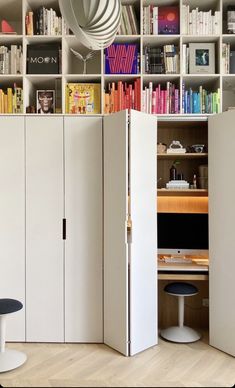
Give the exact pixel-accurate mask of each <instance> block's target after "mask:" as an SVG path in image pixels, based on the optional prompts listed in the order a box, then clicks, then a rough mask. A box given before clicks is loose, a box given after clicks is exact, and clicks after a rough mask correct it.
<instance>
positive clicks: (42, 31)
mask: <svg viewBox="0 0 235 388" xmlns="http://www.w3.org/2000/svg"><path fill="white" fill-rule="evenodd" d="M25 27H26V35H52V36H57V35H62V31H63V30H64V31H65V32H66V29H67V28H66V26H65V23H64V21H63V19H62V17H61V16H57V14H56V11H55V10H53V9H52V8H50V9H47V8H45V7H40V8H39V9H38V10H36V11H35V12H33V11H29V12H27V14H26V16H25Z"/></svg>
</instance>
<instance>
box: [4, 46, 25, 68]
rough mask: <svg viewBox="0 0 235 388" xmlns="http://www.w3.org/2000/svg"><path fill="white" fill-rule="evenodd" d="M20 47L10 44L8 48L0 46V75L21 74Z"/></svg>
mask: <svg viewBox="0 0 235 388" xmlns="http://www.w3.org/2000/svg"><path fill="white" fill-rule="evenodd" d="M22 72H23V53H22V46H17V45H15V44H12V45H11V46H10V48H8V47H7V46H0V74H22Z"/></svg>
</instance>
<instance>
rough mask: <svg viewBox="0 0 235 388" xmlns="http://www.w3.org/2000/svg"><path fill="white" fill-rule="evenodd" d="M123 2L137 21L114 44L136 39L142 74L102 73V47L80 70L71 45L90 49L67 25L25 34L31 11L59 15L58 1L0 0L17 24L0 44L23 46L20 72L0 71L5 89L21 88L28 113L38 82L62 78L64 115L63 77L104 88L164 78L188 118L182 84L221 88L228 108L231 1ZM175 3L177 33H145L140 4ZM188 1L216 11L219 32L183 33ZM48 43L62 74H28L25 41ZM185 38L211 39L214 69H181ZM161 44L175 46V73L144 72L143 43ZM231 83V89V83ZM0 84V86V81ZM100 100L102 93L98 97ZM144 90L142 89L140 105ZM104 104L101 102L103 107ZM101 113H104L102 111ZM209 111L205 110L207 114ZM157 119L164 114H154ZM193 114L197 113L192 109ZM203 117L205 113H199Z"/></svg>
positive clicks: (5, 15) (1, 11)
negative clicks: (58, 54) (225, 65)
mask: <svg viewBox="0 0 235 388" xmlns="http://www.w3.org/2000/svg"><path fill="white" fill-rule="evenodd" d="M122 3H123V5H127V6H133V10H134V12H135V16H136V23H137V32H138V33H137V34H136V33H135V34H130V33H127V34H126V35H125V34H119V35H117V36H116V38H115V42H116V43H135V44H137V46H138V48H139V53H140V71H141V72H140V73H139V74H126V75H125V74H124V75H119V74H105V65H104V52H103V51H101V52H99V53H97V54H96V56H95V57H94V58H93V59H92V60H90V61H89V62H88V63H87V74H83V63H82V61H79V60H78V59H77V58H75V56H74V54H73V53H72V52H71V51H70V49H71V48H72V49H74V50H75V51H78V52H80V51H81V52H82V53H85V52H88V50H87V49H86V48H84V47H83V46H82V44H81V43H80V42H78V41H77V39H76V37H75V36H74V35H73V34H69V33H68V30H66V29H65V28H64V27H63V29H62V34H60V35H56V36H54V35H36V34H34V35H27V34H26V26H25V17H26V14H27V13H28V12H29V11H33V12H34V14H36V12H37V10H38V9H39V7H41V6H45V7H46V8H48V9H50V8H53V9H54V10H55V11H56V13H57V15H58V16H61V14H60V10H59V2H58V0H9V1H8V2H5V0H0V15H1V19H6V20H7V21H8V22H9V23H10V24H11V25H12V26H13V28H14V29H15V31H16V34H11V35H5V34H1V33H0V46H3V45H4V46H7V47H8V48H9V47H10V46H11V44H16V45H21V46H22V49H23V74H22V75H13V74H0V82H1V84H2V86H3V87H4V88H6V87H7V86H8V85H7V83H8V82H9V87H11V86H12V84H13V83H14V82H16V83H17V86H18V84H19V86H22V87H24V90H23V95H24V112H23V113H26V107H27V101H29V100H33V93H34V92H35V88H36V87H40V88H44V87H46V86H47V85H49V86H50V87H54V86H53V85H54V81H55V79H57V78H59V79H60V80H61V95H62V101H63V106H62V112H61V113H62V114H65V85H66V83H67V82H95V83H100V85H101V90H102V92H103V91H104V88H106V86H107V84H108V83H109V82H113V83H114V82H115V83H117V82H118V81H124V82H130V83H133V82H134V81H135V80H136V79H140V81H141V82H140V84H141V89H142V91H143V88H145V87H148V85H149V82H153V85H154V87H155V86H157V84H158V83H159V84H161V86H163V87H164V85H166V83H167V82H171V83H174V84H175V86H176V87H177V88H178V89H179V98H180V110H179V114H183V115H184V117H185V118H186V119H187V120H188V118H189V116H190V115H191V114H187V113H184V111H183V109H182V92H183V88H184V87H185V88H195V89H198V88H199V87H200V86H203V87H205V88H208V92H216V91H217V90H218V89H220V107H219V108H220V111H223V110H226V109H227V108H228V107H230V106H233V105H235V98H234V97H233V94H234V92H233V90H234V87H235V82H234V81H235V74H224V73H223V69H222V45H223V43H227V44H230V45H231V48H232V49H234V50H235V34H228V33H227V24H226V23H227V22H226V15H227V6H228V5H235V1H234V0H207V1H206V2H205V0H192V1H190V2H189V1H188V0H123V1H122ZM149 5H150V6H154V7H161V6H166V7H172V6H178V7H179V11H180V12H179V14H180V16H181V18H180V23H179V24H180V25H179V27H180V29H179V31H180V33H179V34H168V35H167V34H166V35H165V34H164V35H160V34H159V35H153V34H144V33H143V31H144V29H143V26H144V21H143V17H144V7H147V6H149ZM185 5H186V6H187V5H190V12H192V10H195V9H196V8H197V7H198V9H199V11H203V12H208V11H210V10H212V15H214V13H215V12H216V11H220V33H219V34H218V33H216V34H214V35H213V34H208V35H206V34H201V35H195V34H185V33H183V28H182V27H183V24H184V20H183V18H182V16H183V6H185ZM47 43H48V44H49V43H59V44H60V45H61V50H62V74H52V75H51V74H48V75H43V74H41V75H40V74H35V75H34V74H27V73H26V57H27V46H28V45H29V44H47ZM189 43H215V63H216V74H183V67H182V51H183V44H189ZM164 45H175V46H176V47H177V48H178V50H179V58H180V69H179V70H178V73H177V74H148V73H145V69H144V66H143V63H144V60H143V58H144V55H145V48H146V46H150V47H153V48H158V47H163V46H164ZM231 84H232V89H233V90H232V91H231V90H230V86H231ZM0 88H1V86H0ZM102 100H103V98H102ZM142 100H143V94H142V93H141V106H143V104H142V102H143V101H142ZM103 108H104V104H103V102H102V109H103ZM101 113H105V111H104V110H102V112H101ZM208 115H209V114H205V117H207V116H208ZM158 116H160V118H162V117H163V115H161V114H158ZM175 116H176V115H175V114H172V115H168V117H175ZM193 116H194V118H195V119H196V117H197V116H200V114H196V113H195V114H193ZM202 117H204V116H203V114H202Z"/></svg>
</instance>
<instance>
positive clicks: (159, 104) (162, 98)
mask: <svg viewBox="0 0 235 388" xmlns="http://www.w3.org/2000/svg"><path fill="white" fill-rule="evenodd" d="M142 112H145V113H150V114H179V113H180V93H179V88H178V87H177V86H176V85H175V84H173V83H171V82H166V85H165V86H162V85H160V84H158V85H157V87H154V86H153V83H152V82H149V86H148V87H147V86H146V87H145V89H144V90H143V92H142Z"/></svg>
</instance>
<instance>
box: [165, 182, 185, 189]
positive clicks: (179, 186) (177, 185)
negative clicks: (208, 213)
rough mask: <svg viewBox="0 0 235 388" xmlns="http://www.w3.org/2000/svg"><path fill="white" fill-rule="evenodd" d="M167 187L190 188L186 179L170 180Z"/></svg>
mask: <svg viewBox="0 0 235 388" xmlns="http://www.w3.org/2000/svg"><path fill="white" fill-rule="evenodd" d="M166 188H167V189H170V190H188V189H189V183H188V182H187V181H184V180H175V181H169V182H168V183H167V184H166Z"/></svg>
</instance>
